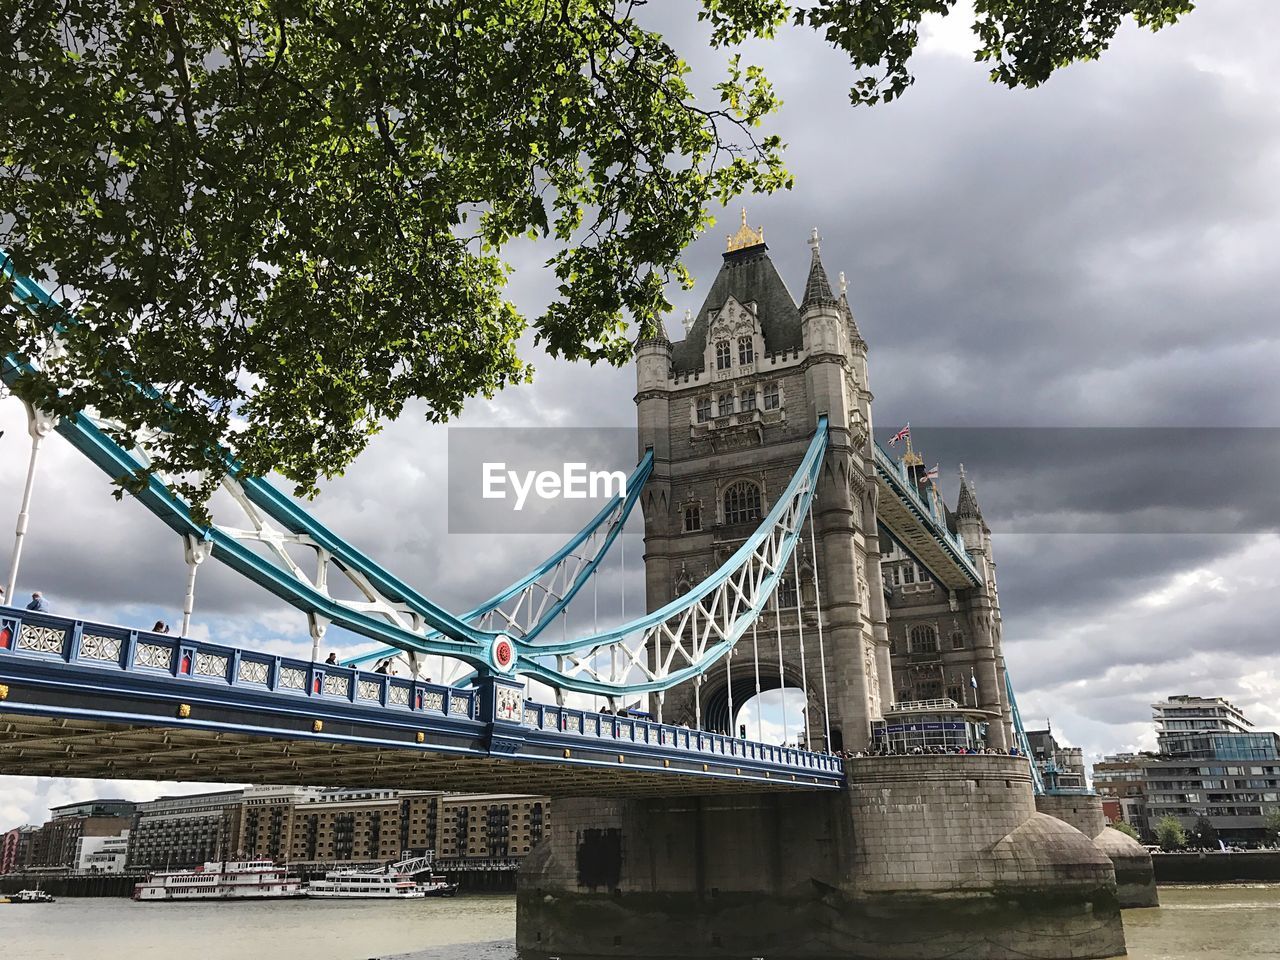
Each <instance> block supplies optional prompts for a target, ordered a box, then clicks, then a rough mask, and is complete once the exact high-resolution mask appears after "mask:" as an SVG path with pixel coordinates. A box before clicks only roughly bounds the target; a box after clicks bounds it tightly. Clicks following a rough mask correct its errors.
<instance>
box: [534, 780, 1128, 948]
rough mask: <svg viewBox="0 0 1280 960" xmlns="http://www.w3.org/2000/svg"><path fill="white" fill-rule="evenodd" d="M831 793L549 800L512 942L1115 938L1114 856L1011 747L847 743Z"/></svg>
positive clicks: (1073, 944) (983, 942) (939, 943)
mask: <svg viewBox="0 0 1280 960" xmlns="http://www.w3.org/2000/svg"><path fill="white" fill-rule="evenodd" d="M849 781H850V782H849V788H848V790H846V791H844V792H842V793H834V794H817V793H810V794H804V793H794V794H792V793H781V794H770V795H742V796H724V797H713V798H681V799H653V800H618V799H611V800H585V799H575V800H557V801H556V824H555V829H554V830H553V831H552V835H551V837H550V838H549V839H548V840H546V841H544V842H543V843H542V844H540V845H539V846H538V847H536V848H535V850H534V852H533V853H532V854H530V856H529V857H527V858H526V860H525V864H524V865H523V866H522V867H521V870H520V874H519V878H518V881H517V890H518V896H517V924H516V937H517V945H518V947H519V949H520V953H521V957H522V958H525V960H549V958H551V957H560V958H561V960H586V958H637V960H638V958H645V957H657V956H661V957H669V958H689V960H695V958H696V960H718V958H735V960H737V958H743V960H745V958H748V957H764V958H788V960H819V958H822V960H943V958H952V957H957V956H963V957H965V958H966V960H1014V958H1018V960H1025V958H1038V960H1082V958H1101V957H1118V956H1122V955H1123V954H1124V952H1125V947H1124V932H1123V928H1122V925H1121V921H1120V909H1119V904H1118V903H1117V900H1116V886H1115V874H1114V872H1113V870H1112V867H1111V862H1110V861H1109V860H1108V859H1107V857H1106V856H1105V855H1103V853H1102V852H1101V851H1099V850H1098V848H1097V847H1096V846H1094V844H1093V843H1092V842H1091V841H1090V839H1089V838H1087V837H1085V836H1084V835H1083V834H1081V833H1080V832H1079V831H1078V830H1076V829H1074V828H1073V827H1070V826H1068V825H1067V824H1065V823H1063V822H1062V821H1060V820H1057V819H1055V818H1053V817H1049V816H1044V815H1042V814H1038V813H1037V812H1036V809H1035V802H1034V799H1033V797H1032V794H1031V784H1030V779H1029V772H1028V769H1027V764H1026V761H1025V760H1021V759H1019V758H1012V757H996V756H990V757H987V756H983V757H958V756H940V757H884V758H867V759H860V760H856V761H852V762H851V763H850V765H849Z"/></svg>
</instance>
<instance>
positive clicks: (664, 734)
mask: <svg viewBox="0 0 1280 960" xmlns="http://www.w3.org/2000/svg"><path fill="white" fill-rule="evenodd" d="M6 654H7V655H16V656H21V657H23V658H29V659H33V660H44V661H53V662H63V663H67V664H71V665H74V666H77V667H85V668H90V669H96V670H111V669H114V670H119V671H124V672H128V673H132V674H135V675H138V676H154V677H156V678H157V679H159V678H164V679H168V680H180V681H184V682H190V683H192V684H193V685H195V686H196V687H197V688H198V687H199V686H215V687H231V688H236V689H241V690H245V691H246V692H248V691H253V692H257V693H269V694H276V695H281V696H285V697H297V698H300V699H305V698H310V699H313V700H320V701H329V702H340V703H341V702H345V703H349V704H351V705H354V706H357V707H363V708H369V709H380V710H389V711H395V712H411V713H419V714H427V715H435V716H438V717H444V718H448V719H449V720H453V721H472V722H480V720H481V716H480V703H479V694H478V691H477V690H475V689H471V688H462V687H449V686H444V685H440V684H433V683H430V682H426V681H421V680H416V679H413V678H402V677H393V676H390V675H388V674H381V673H368V672H365V671H363V670H359V669H356V668H353V667H343V666H338V665H335V664H325V663H313V662H311V661H310V660H301V659H297V658H293V657H282V656H275V655H273V654H270V653H266V652H262V651H257V650H244V649H240V648H237V647H230V646H226V645H223V644H219V643H210V642H207V641H201V640H193V639H192V638H190V637H175V636H173V635H172V634H164V633H155V632H152V631H150V630H134V629H131V628H129V627H121V626H116V625H112V624H105V623H95V622H91V621H86V620H77V619H73V618H70V617H62V616H58V615H54V614H49V613H43V612H37V611H33V610H21V609H18V608H14V607H3V606H0V655H6ZM193 692H194V691H193ZM522 721H523V722H522V724H521V725H522V726H523V727H525V728H527V729H530V730H532V731H542V732H546V733H554V734H556V735H557V736H561V737H563V736H566V735H568V736H572V737H578V738H582V739H584V740H587V739H589V740H594V741H597V742H611V743H617V744H622V743H628V744H640V745H647V746H648V747H651V748H654V749H658V750H663V749H665V750H674V751H678V752H688V753H690V754H694V755H700V756H705V757H707V758H708V759H710V758H711V757H715V758H716V759H718V760H723V759H730V758H737V759H740V760H742V761H743V762H744V763H760V764H774V765H780V766H785V767H789V768H792V769H795V770H806V771H812V772H815V773H816V772H822V773H831V774H835V775H840V774H841V773H842V772H843V761H842V760H841V759H840V758H838V757H835V756H831V755H828V754H820V753H812V752H810V751H807V750H800V749H796V748H793V747H782V746H778V745H775V744H766V743H755V742H752V741H747V740H739V739H737V738H735V737H729V736H726V735H724V734H719V733H710V732H708V731H705V730H691V729H689V728H687V727H679V726H673V725H671V724H662V723H655V722H653V721H651V720H644V719H640V718H637V717H627V716H617V715H614V714H609V713H597V712H595V711H592V710H589V709H577V708H574V707H567V706H558V705H554V704H541V703H536V702H534V701H531V700H526V701H525V702H524V709H523V715H522Z"/></svg>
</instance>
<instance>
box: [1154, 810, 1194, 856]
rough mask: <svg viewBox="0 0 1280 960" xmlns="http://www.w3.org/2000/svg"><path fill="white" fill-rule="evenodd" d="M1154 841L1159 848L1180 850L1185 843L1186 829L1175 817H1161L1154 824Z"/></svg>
mask: <svg viewBox="0 0 1280 960" xmlns="http://www.w3.org/2000/svg"><path fill="white" fill-rule="evenodd" d="M1156 842H1157V843H1158V844H1160V849H1161V850H1170V851H1172V850H1181V849H1182V848H1183V847H1185V846H1186V845H1187V831H1186V830H1184V829H1183V828H1182V823H1181V822H1180V821H1179V820H1178V818H1177V817H1162V818H1161V819H1160V822H1159V823H1157V824H1156Z"/></svg>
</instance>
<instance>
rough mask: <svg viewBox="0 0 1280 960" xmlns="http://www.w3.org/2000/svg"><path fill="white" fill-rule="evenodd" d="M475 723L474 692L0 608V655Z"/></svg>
mask: <svg viewBox="0 0 1280 960" xmlns="http://www.w3.org/2000/svg"><path fill="white" fill-rule="evenodd" d="M6 651H8V652H11V653H15V654H19V655H22V656H29V657H34V658H37V659H44V660H61V661H63V662H65V663H73V664H76V665H77V666H88V667H97V668H109V667H116V668H118V669H121V670H125V671H128V672H132V673H137V674H140V675H152V676H157V677H168V678H173V679H179V680H191V681H192V682H194V683H198V684H217V685H223V686H230V687H238V688H242V689H245V690H255V691H267V692H271V693H277V694H283V695H285V696H296V697H312V698H318V699H321V700H337V701H346V702H348V703H353V704H356V705H359V706H366V707H383V708H386V709H391V710H406V711H418V712H423V713H435V714H440V715H442V716H449V717H456V718H459V719H465V720H475V719H476V718H477V716H478V713H477V704H476V691H475V690H470V689H464V688H457V687H448V686H443V685H440V684H432V683H427V682H423V681H420V680H412V679H402V678H398V677H393V676H390V675H388V674H382V673H366V672H365V671H363V670H357V669H353V668H350V667H342V666H338V665H335V664H325V663H313V662H311V661H310V660H300V659H296V658H293V657H280V656H275V655H273V654H270V653H264V652H261V651H256V650H242V649H239V648H237V647H229V646H225V645H223V644H218V643H209V642H206V641H202V640H193V639H191V638H190V637H175V636H173V635H172V634H165V633H154V632H152V631H150V630H133V629H130V628H128V627H120V626H115V625H112V624H105V623H93V622H90V621H85V620H72V619H70V618H66V617H59V616H54V615H51V614H48V613H41V612H38V611H34V610H18V609H16V608H7V609H5V608H0V653H3V652H6Z"/></svg>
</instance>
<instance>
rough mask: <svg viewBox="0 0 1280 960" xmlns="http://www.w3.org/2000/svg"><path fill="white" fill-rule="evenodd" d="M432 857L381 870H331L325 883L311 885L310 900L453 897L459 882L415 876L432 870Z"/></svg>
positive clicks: (317, 882) (401, 863)
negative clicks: (418, 878)
mask: <svg viewBox="0 0 1280 960" xmlns="http://www.w3.org/2000/svg"><path fill="white" fill-rule="evenodd" d="M431 866H432V860H431V857H430V856H424V857H414V858H412V859H409V860H401V861H398V862H397V863H389V864H387V865H386V866H385V867H382V868H381V869H379V870H360V869H357V868H347V869H339V870H330V871H329V872H328V873H326V874H325V875H324V879H323V880H312V881H311V883H309V884H308V885H307V889H306V894H307V896H308V897H318V898H322V899H341V900H419V899H421V898H423V897H451V896H453V895H454V893H456V892H457V890H458V885H457V884H456V883H449V882H448V880H446V879H445V878H444V877H439V876H428V877H427V878H426V879H425V880H422V881H419V880H415V879H414V877H415V876H416V875H418V874H420V873H423V872H425V871H428V870H430V869H431Z"/></svg>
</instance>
